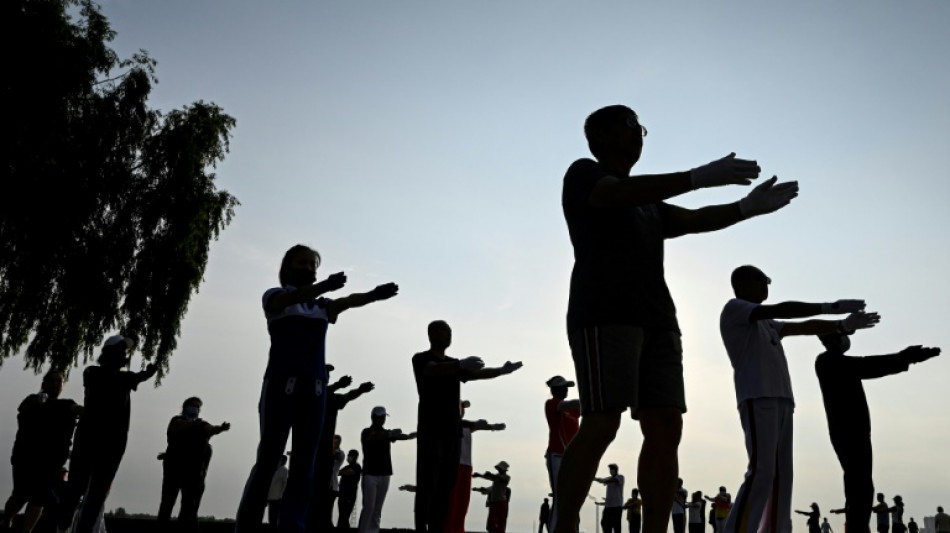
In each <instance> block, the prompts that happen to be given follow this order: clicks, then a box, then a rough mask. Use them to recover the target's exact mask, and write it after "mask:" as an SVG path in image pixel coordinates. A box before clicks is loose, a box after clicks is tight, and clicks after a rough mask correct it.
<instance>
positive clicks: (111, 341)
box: [102, 335, 132, 348]
mask: <svg viewBox="0 0 950 533" xmlns="http://www.w3.org/2000/svg"><path fill="white" fill-rule="evenodd" d="M123 342H124V343H125V347H126V348H131V347H132V340H131V339H127V338H125V337H123V336H122V335H113V336H111V337H109V338H108V339H106V342H104V343H103V344H102V347H103V348H108V347H109V346H115V345H117V344H121V343H123Z"/></svg>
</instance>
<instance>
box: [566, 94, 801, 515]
mask: <svg viewBox="0 0 950 533" xmlns="http://www.w3.org/2000/svg"><path fill="white" fill-rule="evenodd" d="M584 133H585V135H586V137H587V142H588V146H589V147H590V151H591V153H592V154H593V155H594V157H595V158H596V159H597V160H596V161H594V160H591V159H579V160H577V161H575V162H574V163H573V164H572V165H571V166H570V168H569V169H568V170H567V173H566V175H565V176H564V188H563V195H562V207H563V210H564V218H565V219H566V221H567V227H568V231H569V233H570V237H571V244H572V245H573V247H574V269H573V272H572V274H571V286H570V298H569V302H568V309H567V333H568V337H569V340H570V344H571V353H572V356H573V358H574V365H575V370H576V379H577V384H578V392H579V395H580V400H581V406H582V408H581V412H582V413H583V418H582V421H581V426H580V431H579V432H578V434H577V436H576V437H575V438H574V440H573V441H572V442H571V444H570V445H569V446H568V448H567V450H566V451H565V453H564V458H563V461H562V463H561V470H560V474H559V476H558V488H557V497H558V502H557V508H558V517H559V518H558V526H557V530H556V533H574V531H575V530H576V529H577V522H578V517H579V513H580V509H581V506H582V505H583V504H584V500H585V499H586V497H587V493H588V491H589V490H590V484H591V481H592V480H593V478H594V475H595V474H596V472H597V467H598V465H599V463H600V459H601V457H602V456H603V454H604V452H605V451H606V450H607V447H608V445H609V444H610V442H611V441H612V440H613V439H614V436H615V435H616V433H617V429H618V427H619V425H620V418H621V414H622V413H623V412H624V411H625V410H627V409H631V411H632V414H633V416H634V418H636V419H639V421H640V429H641V431H642V433H643V446H642V448H641V452H640V462H639V465H638V468H637V476H638V483H637V484H638V485H639V487H640V490H642V491H643V499H644V501H643V528H644V531H645V532H646V533H666V530H667V524H669V519H670V509H671V508H672V505H673V491H674V490H675V489H676V476H677V469H678V463H677V448H678V446H679V441H680V435H681V432H682V414H683V412H685V411H686V401H685V392H684V390H683V365H682V349H681V345H680V330H679V325H678V323H677V320H676V310H675V306H674V305H673V299H672V297H671V296H670V292H669V289H668V288H667V285H666V280H665V278H664V273H663V271H664V265H663V243H664V241H665V240H666V239H670V238H674V237H679V236H682V235H687V234H691V233H703V232H709V231H716V230H720V229H723V228H725V227H728V226H731V225H733V224H735V223H737V222H740V221H742V220H746V219H749V218H751V217H753V216H756V215H761V214H765V213H770V212H773V211H776V210H778V209H780V208H782V207H783V206H785V205H787V204H788V203H789V202H790V201H791V200H792V198H794V197H795V196H797V195H798V185H797V184H796V183H793V182H792V183H781V184H778V185H776V184H775V182H776V178H772V179H770V180H768V181H766V182H765V183H763V184H762V185H760V186H758V187H756V188H755V189H753V190H752V191H751V193H750V194H748V195H747V196H746V197H745V198H743V199H742V200H740V201H739V202H735V203H731V204H726V205H717V206H707V207H703V208H701V209H697V210H692V209H685V208H682V207H678V206H675V205H672V204H669V203H667V202H665V200H667V199H669V198H672V197H674V196H679V195H681V194H684V193H686V192H689V191H692V190H696V189H700V188H705V187H715V186H720V185H732V184H738V185H748V184H750V183H751V181H752V180H753V179H755V178H757V177H758V175H759V167H758V165H757V164H756V162H755V161H748V160H743V159H736V158H735V154H730V155H729V156H726V157H724V158H722V159H720V160H717V161H713V162H712V163H709V164H707V165H703V166H701V167H698V168H695V169H693V170H691V171H688V172H677V173H673V174H662V175H648V176H630V170H631V168H632V167H633V166H634V164H636V163H637V161H639V159H640V152H641V151H642V149H643V137H644V136H645V135H646V129H645V128H643V126H641V125H640V122H639V118H638V117H637V114H636V113H634V112H633V110H631V109H630V108H628V107H626V106H621V105H615V106H609V107H605V108H603V109H599V110H597V111H595V112H594V113H592V114H591V115H590V116H589V117H588V118H587V121H586V122H585V124H584Z"/></svg>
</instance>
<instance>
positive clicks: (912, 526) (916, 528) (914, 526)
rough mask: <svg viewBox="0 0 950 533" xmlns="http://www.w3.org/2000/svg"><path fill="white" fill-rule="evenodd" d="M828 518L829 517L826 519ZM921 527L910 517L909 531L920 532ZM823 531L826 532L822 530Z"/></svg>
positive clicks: (909, 532) (912, 532)
mask: <svg viewBox="0 0 950 533" xmlns="http://www.w3.org/2000/svg"><path fill="white" fill-rule="evenodd" d="M825 520H827V518H826V519H825ZM919 532H920V527H919V526H918V525H917V522H914V517H913V516H912V517H910V521H908V522H907V533H919ZM821 533H825V532H824V531H822V532H821Z"/></svg>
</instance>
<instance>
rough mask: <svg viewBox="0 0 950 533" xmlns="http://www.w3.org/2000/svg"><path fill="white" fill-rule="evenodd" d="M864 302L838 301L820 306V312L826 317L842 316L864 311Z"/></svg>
mask: <svg viewBox="0 0 950 533" xmlns="http://www.w3.org/2000/svg"><path fill="white" fill-rule="evenodd" d="M865 305H866V304H865V303H864V300H838V301H836V302H830V303H823V304H821V312H822V313H823V314H826V315H844V314H848V313H857V312H858V311H864V307H865Z"/></svg>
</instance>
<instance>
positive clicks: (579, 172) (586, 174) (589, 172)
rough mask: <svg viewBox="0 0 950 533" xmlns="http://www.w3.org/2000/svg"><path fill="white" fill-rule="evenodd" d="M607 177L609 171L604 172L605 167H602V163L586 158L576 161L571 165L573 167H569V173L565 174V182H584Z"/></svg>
mask: <svg viewBox="0 0 950 533" xmlns="http://www.w3.org/2000/svg"><path fill="white" fill-rule="evenodd" d="M606 175H607V171H606V170H604V167H602V166H601V165H600V163H598V162H597V161H594V160H593V159H591V158H589V157H584V158H581V159H578V160H576V161H574V162H573V163H571V166H569V167H567V172H566V173H565V174H564V181H565V183H568V182H571V181H574V180H584V179H589V178H592V177H594V178H600V177H602V176H606Z"/></svg>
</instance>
